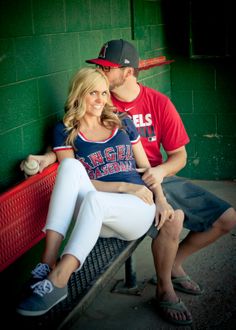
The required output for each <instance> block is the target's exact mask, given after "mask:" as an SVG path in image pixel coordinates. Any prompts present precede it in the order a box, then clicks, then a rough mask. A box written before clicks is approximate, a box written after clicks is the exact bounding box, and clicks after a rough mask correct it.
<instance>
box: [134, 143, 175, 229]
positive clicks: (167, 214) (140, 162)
mask: <svg viewBox="0 0 236 330" xmlns="http://www.w3.org/2000/svg"><path fill="white" fill-rule="evenodd" d="M132 147H133V153H134V156H135V160H136V163H137V166H138V167H141V169H140V170H139V169H138V172H140V173H144V176H142V178H143V180H144V182H145V183H146V185H147V186H148V188H149V189H150V190H151V191H152V192H153V194H154V196H155V204H156V217H155V225H156V227H157V229H158V230H159V229H160V228H161V227H162V226H163V224H164V222H165V221H166V220H172V219H173V217H174V210H173V208H172V206H171V205H170V204H169V203H168V202H167V200H166V197H165V195H164V192H163V190H162V186H161V183H160V182H158V181H157V180H155V177H152V178H151V179H150V177H149V176H147V179H146V178H145V173H146V172H147V171H148V170H149V169H150V168H151V166H150V163H149V160H148V158H147V155H146V153H145V151H144V148H143V146H142V144H141V142H138V143H136V144H135V145H133V146H132Z"/></svg>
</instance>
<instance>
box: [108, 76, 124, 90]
mask: <svg viewBox="0 0 236 330" xmlns="http://www.w3.org/2000/svg"><path fill="white" fill-rule="evenodd" d="M124 83H125V78H123V77H121V78H119V80H118V79H117V81H114V82H110V87H109V89H110V91H111V92H112V91H113V90H114V89H116V88H118V87H121V86H123V85H124Z"/></svg>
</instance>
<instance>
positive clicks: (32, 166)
mask: <svg viewBox="0 0 236 330" xmlns="http://www.w3.org/2000/svg"><path fill="white" fill-rule="evenodd" d="M38 171H39V163H38V162H37V161H36V160H34V159H32V160H26V161H25V162H24V172H25V174H26V175H34V174H36V173H38Z"/></svg>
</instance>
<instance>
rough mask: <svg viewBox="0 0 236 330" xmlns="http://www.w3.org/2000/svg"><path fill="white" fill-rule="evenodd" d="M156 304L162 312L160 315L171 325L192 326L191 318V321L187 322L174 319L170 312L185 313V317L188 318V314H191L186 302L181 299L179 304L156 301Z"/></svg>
mask: <svg viewBox="0 0 236 330" xmlns="http://www.w3.org/2000/svg"><path fill="white" fill-rule="evenodd" d="M156 304H157V308H158V310H159V312H160V314H161V315H162V316H163V318H164V319H165V320H166V321H169V322H171V323H174V324H176V325H189V324H192V322H193V321H192V317H191V316H190V318H189V319H187V320H177V319H175V318H174V317H172V316H171V314H170V311H171V310H172V311H178V312H181V313H185V315H186V316H187V315H188V314H190V312H189V311H188V309H187V307H186V306H185V304H184V302H183V301H182V300H181V299H179V301H177V302H171V301H157V299H156Z"/></svg>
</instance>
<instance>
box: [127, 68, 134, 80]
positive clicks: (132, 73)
mask: <svg viewBox="0 0 236 330" xmlns="http://www.w3.org/2000/svg"><path fill="white" fill-rule="evenodd" d="M133 75H134V68H131V67H127V68H126V69H125V77H126V78H127V77H129V76H133Z"/></svg>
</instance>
